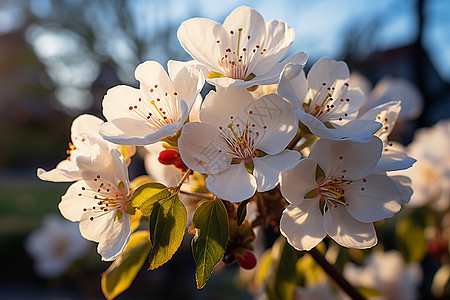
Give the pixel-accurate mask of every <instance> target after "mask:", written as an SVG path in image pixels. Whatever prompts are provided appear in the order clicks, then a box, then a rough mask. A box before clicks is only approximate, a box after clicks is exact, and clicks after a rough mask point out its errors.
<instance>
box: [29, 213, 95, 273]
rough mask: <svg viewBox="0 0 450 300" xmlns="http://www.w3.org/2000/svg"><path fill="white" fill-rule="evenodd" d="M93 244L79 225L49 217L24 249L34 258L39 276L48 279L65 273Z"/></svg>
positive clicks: (59, 218)
mask: <svg viewBox="0 0 450 300" xmlns="http://www.w3.org/2000/svg"><path fill="white" fill-rule="evenodd" d="M90 246H91V245H90V243H89V242H88V241H86V240H85V239H83V237H82V236H81V235H80V231H79V230H78V226H77V225H76V224H74V223H72V222H69V221H67V220H64V219H63V218H61V217H60V216H57V215H56V214H49V215H46V216H45V217H44V219H43V221H42V226H41V227H40V228H38V229H36V230H34V231H33V232H32V233H31V234H30V235H29V236H28V237H27V239H26V240H25V250H26V251H27V252H28V254H29V255H30V256H31V257H32V258H33V261H34V269H35V271H36V273H37V274H38V275H39V276H41V277H45V278H54V277H58V276H60V275H62V274H64V273H65V272H66V271H67V269H68V268H69V267H70V265H71V264H72V263H73V262H74V261H75V260H76V259H78V258H81V257H82V256H84V255H85V254H86V253H87V251H88V250H89V249H90Z"/></svg>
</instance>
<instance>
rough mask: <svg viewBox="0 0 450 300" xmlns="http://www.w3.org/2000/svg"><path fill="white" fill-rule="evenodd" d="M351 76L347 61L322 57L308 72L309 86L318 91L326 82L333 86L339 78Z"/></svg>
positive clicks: (344, 78) (346, 78) (345, 78)
mask: <svg viewBox="0 0 450 300" xmlns="http://www.w3.org/2000/svg"><path fill="white" fill-rule="evenodd" d="M349 76H350V72H349V70H348V67H347V64H346V63H345V62H343V61H336V60H329V59H328V58H322V59H320V60H319V61H318V62H316V63H315V64H314V65H313V66H312V67H311V70H310V71H309V72H308V84H309V88H311V89H313V90H316V91H318V90H319V89H320V88H321V87H322V83H324V82H325V83H326V84H327V86H331V85H332V84H333V83H334V82H335V81H336V80H338V79H342V80H348V78H349Z"/></svg>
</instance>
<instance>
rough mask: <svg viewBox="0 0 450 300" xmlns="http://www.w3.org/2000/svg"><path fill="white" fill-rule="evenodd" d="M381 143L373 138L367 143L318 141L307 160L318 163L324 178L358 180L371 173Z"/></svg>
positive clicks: (377, 157) (378, 154)
mask: <svg viewBox="0 0 450 300" xmlns="http://www.w3.org/2000/svg"><path fill="white" fill-rule="evenodd" d="M381 148H382V143H381V140H380V139H379V138H377V137H373V138H372V139H371V141H370V142H369V143H355V142H351V141H332V140H325V139H320V140H318V141H317V142H316V144H315V145H314V146H313V148H312V149H311V153H310V154H309V158H311V159H314V160H315V161H317V162H318V163H319V166H320V167H321V168H322V170H323V171H324V172H325V176H327V175H331V174H333V175H334V176H338V175H339V176H340V175H344V176H345V179H347V180H349V179H350V180H358V179H362V178H363V177H365V176H367V175H369V174H371V173H372V171H373V169H374V167H375V165H376V164H377V162H378V160H379V159H380V156H381Z"/></svg>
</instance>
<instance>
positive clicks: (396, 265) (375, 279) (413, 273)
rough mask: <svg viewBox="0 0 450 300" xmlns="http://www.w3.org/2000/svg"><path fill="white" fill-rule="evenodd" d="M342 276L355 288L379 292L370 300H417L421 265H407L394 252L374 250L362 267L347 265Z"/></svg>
mask: <svg viewBox="0 0 450 300" xmlns="http://www.w3.org/2000/svg"><path fill="white" fill-rule="evenodd" d="M344 276H345V278H347V280H348V281H349V282H350V283H351V284H353V285H354V286H358V287H362V288H366V289H370V290H374V291H376V292H378V293H379V295H377V296H374V297H370V299H373V300H375V299H376V300H381V299H383V300H400V299H411V300H414V299H419V290H418V288H419V284H420V282H421V280H422V271H421V268H420V265H419V264H417V263H410V264H408V265H406V264H405V263H404V260H403V257H402V255H401V253H400V252H398V251H396V250H390V251H387V252H383V251H374V252H373V253H371V254H370V256H368V257H367V258H366V261H365V262H364V264H363V265H362V266H356V265H355V264H353V263H351V262H349V263H347V264H345V266H344ZM375 294H376V293H375Z"/></svg>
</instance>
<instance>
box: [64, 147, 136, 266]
mask: <svg viewBox="0 0 450 300" xmlns="http://www.w3.org/2000/svg"><path fill="white" fill-rule="evenodd" d="M76 163H77V165H78V167H79V169H80V174H81V180H79V181H77V182H75V183H73V184H72V185H71V186H70V187H69V188H68V190H67V192H66V194H65V195H63V196H62V198H61V202H60V203H59V206H58V207H59V210H60V211H61V214H62V215H63V216H64V217H65V218H66V219H68V220H70V221H72V222H79V228H80V232H81V235H82V236H83V237H84V238H85V239H87V240H90V241H94V242H97V243H99V244H98V247H97V251H98V253H99V254H100V255H101V256H102V260H105V261H110V260H114V259H116V258H117V257H118V256H119V255H120V254H121V253H122V252H123V251H124V250H125V247H126V246H127V243H128V241H129V239H130V234H131V225H130V216H129V215H128V213H127V212H126V206H127V201H128V195H129V180H128V169H127V164H126V162H125V159H124V158H123V156H122V155H121V154H120V151H119V150H117V149H111V150H110V151H109V152H106V153H102V155H93V156H90V157H89V156H79V157H78V158H77V160H76Z"/></svg>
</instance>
